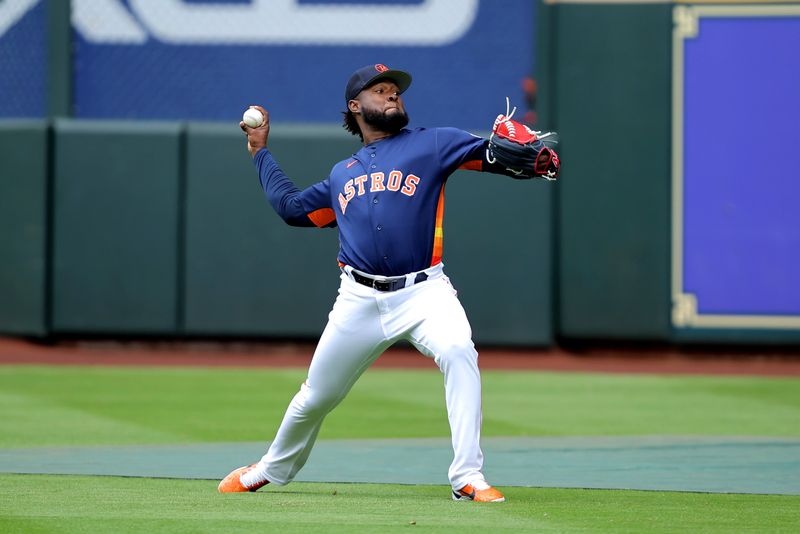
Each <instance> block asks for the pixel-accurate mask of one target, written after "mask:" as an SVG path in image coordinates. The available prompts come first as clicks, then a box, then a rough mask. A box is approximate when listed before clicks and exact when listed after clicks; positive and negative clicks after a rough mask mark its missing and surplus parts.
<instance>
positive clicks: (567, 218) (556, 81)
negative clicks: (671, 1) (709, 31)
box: [542, 4, 672, 341]
mask: <svg viewBox="0 0 800 534" xmlns="http://www.w3.org/2000/svg"><path fill="white" fill-rule="evenodd" d="M671 9H672V8H671V6H670V5H668V4H648V5H580V4H577V5H576V4H560V5H555V6H552V7H550V8H548V10H549V12H548V10H545V16H548V17H550V19H549V20H550V22H551V34H550V35H549V36H548V38H547V40H546V42H548V43H549V46H550V48H551V50H550V51H549V52H550V53H551V54H552V56H551V61H550V62H549V66H550V69H549V73H548V74H549V76H551V77H552V78H553V80H552V81H551V82H550V84H549V93H548V101H547V104H548V107H549V108H550V118H551V120H553V121H554V126H555V127H556V128H557V129H558V131H559V133H560V134H561V138H562V145H561V156H562V160H563V163H564V166H563V173H562V176H561V180H560V182H559V188H558V201H557V210H558V216H557V220H558V223H557V226H558V238H557V249H558V270H559V276H558V279H559V280H558V286H557V287H558V304H557V309H558V326H557V331H558V334H559V336H560V337H561V338H564V339H591V338H598V339H603V338H609V339H610V338H629V339H639V340H660V341H663V340H667V339H669V337H670V327H669V309H670V304H669V302H670V294H669V194H670V124H671V123H670V75H671V74H670V60H671V58H670V43H671V40H670V39H671V28H672V19H671ZM542 53H545V54H546V53H547V51H546V50H544V51H542Z"/></svg>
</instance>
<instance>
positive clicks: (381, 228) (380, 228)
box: [377, 224, 383, 232]
mask: <svg viewBox="0 0 800 534" xmlns="http://www.w3.org/2000/svg"><path fill="white" fill-rule="evenodd" d="M377 229H378V231H379V232H380V231H381V230H383V226H381V225H380V224H379V225H378V226H377Z"/></svg>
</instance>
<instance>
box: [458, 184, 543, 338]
mask: <svg viewBox="0 0 800 534" xmlns="http://www.w3.org/2000/svg"><path fill="white" fill-rule="evenodd" d="M556 187H558V185H557V184H556V183H552V182H546V181H543V180H535V181H531V180H514V179H512V178H509V177H507V176H500V175H495V174H488V173H478V172H468V171H459V172H457V173H455V174H454V175H453V176H452V177H451V178H450V180H449V181H448V184H447V189H446V198H447V203H446V206H445V225H444V262H445V265H446V269H447V273H448V276H449V277H450V279H451V280H452V282H453V285H454V286H455V288H456V289H457V290H458V297H459V299H460V300H461V303H462V304H463V305H464V309H465V310H466V311H467V317H469V320H470V324H471V325H472V331H473V338H474V340H475V341H476V343H479V344H485V345H506V346H512V345H518V346H522V345H525V346H534V345H535V346H548V345H550V344H551V343H552V340H553V321H552V285H553V282H552V248H553V235H552V234H553V229H552V202H553V200H552V199H553V192H554V191H555V188H556ZM478 348H479V349H480V347H478Z"/></svg>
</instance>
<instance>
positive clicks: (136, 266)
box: [52, 120, 181, 334]
mask: <svg viewBox="0 0 800 534" xmlns="http://www.w3.org/2000/svg"><path fill="white" fill-rule="evenodd" d="M55 143H56V150H55V173H54V202H55V213H54V249H53V259H52V260H53V330H54V331H55V332H56V333H114V334H172V333H175V332H176V330H177V327H178V324H177V323H178V313H179V310H178V307H177V301H178V296H177V277H178V261H179V257H178V250H179V247H178V227H179V211H178V207H179V199H180V176H181V168H180V161H181V127H180V126H179V125H172V124H160V123H148V122H100V121H96V122H95V121H69V120H64V121H57V122H56V123H55Z"/></svg>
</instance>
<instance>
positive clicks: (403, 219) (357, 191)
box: [254, 128, 486, 276]
mask: <svg viewBox="0 0 800 534" xmlns="http://www.w3.org/2000/svg"><path fill="white" fill-rule="evenodd" d="M485 146H486V140H484V139H482V138H480V137H477V136H474V135H472V134H470V133H467V132H464V131H462V130H458V129H455V128H434V129H426V128H417V129H414V130H408V129H404V130H401V131H400V132H399V133H398V134H396V135H393V136H391V137H387V138H385V139H382V140H379V141H376V142H374V143H371V144H369V145H366V146H364V147H363V148H361V150H359V151H358V152H356V153H355V154H353V155H352V156H351V157H349V158H347V159H345V160H342V161H340V162H339V163H337V164H336V165H334V166H333V169H331V173H330V176H329V177H328V178H327V179H325V180H323V181H321V182H319V183H316V184H314V185H312V186H311V187H309V188H308V189H305V190H303V191H300V190H299V189H298V188H297V187H296V186H295V185H294V184H293V183H292V182H291V180H289V178H288V177H287V176H286V175H285V174H284V173H283V171H281V169H280V167H278V164H277V163H276V162H275V160H274V158H273V157H272V154H271V153H270V152H269V150H267V149H262V150H260V151H259V152H258V153H257V154H256V156H255V159H254V161H255V164H256V167H257V168H258V173H259V179H260V181H261V186H262V188H263V189H264V192H265V193H266V195H267V198H268V199H269V201H270V203H271V204H272V206H273V208H274V209H275V211H276V212H277V213H278V214H279V215H280V216H281V217H282V218H283V219H284V220H285V221H286V222H287V223H289V224H291V225H295V226H319V227H324V226H329V227H330V226H338V227H339V243H340V249H339V258H338V259H339V263H340V264H342V265H350V266H352V267H354V268H355V269H358V270H360V271H364V272H366V273H371V274H374V275H381V276H398V275H403V274H407V273H411V272H414V271H421V270H423V269H426V268H428V267H430V266H432V265H436V264H438V263H439V262H441V260H442V239H443V231H442V222H443V218H444V186H445V182H446V181H447V178H448V177H449V176H450V175H451V174H452V173H453V172H454V171H455V170H456V169H458V168H459V167H464V168H473V169H480V162H481V161H482V159H483V153H484V150H485Z"/></svg>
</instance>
